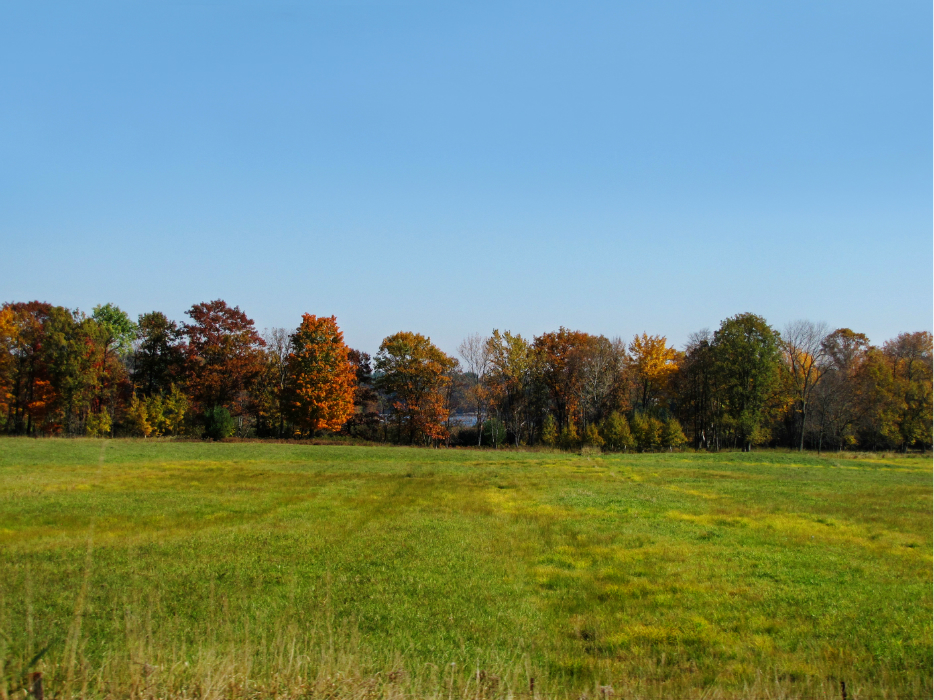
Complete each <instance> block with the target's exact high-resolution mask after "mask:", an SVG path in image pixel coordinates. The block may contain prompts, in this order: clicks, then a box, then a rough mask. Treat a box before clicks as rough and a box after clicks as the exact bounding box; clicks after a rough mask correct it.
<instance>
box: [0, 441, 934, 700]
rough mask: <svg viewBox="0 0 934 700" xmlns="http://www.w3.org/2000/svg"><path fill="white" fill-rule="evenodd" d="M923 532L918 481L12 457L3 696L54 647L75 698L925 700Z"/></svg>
mask: <svg viewBox="0 0 934 700" xmlns="http://www.w3.org/2000/svg"><path fill="white" fill-rule="evenodd" d="M931 512H932V464H931V459H930V458H929V457H926V458H922V457H898V458H888V459H886V458H881V457H875V458H873V457H868V458H864V459H853V458H844V457H842V456H837V455H826V456H824V457H820V458H818V457H816V456H813V455H798V454H788V453H770V452H761V453H756V452H753V453H750V454H740V453H731V454H716V455H715V454H678V453H675V454H659V455H605V456H595V457H584V456H578V455H570V454H562V453H538V452H510V451H498V452H495V451H474V450H427V449H408V448H394V447H386V448H378V447H330V446H311V445H301V444H295V445H291V444H260V443H240V444H208V443H203V444H202V443H188V442H158V441H142V440H140V441H133V440H113V441H100V440H67V441H66V440H28V439H0V629H2V636H0V659H2V660H3V669H2V673H3V676H4V677H5V681H4V682H5V684H6V686H7V687H8V688H9V689H11V690H12V689H13V688H14V687H15V686H16V685H17V683H19V682H20V679H21V677H22V673H23V669H24V668H25V666H26V665H27V664H28V661H29V659H30V658H32V657H33V656H34V655H35V654H36V653H38V652H39V651H40V650H41V649H43V648H45V647H46V646H48V647H49V649H48V651H47V652H46V654H45V656H44V657H43V658H42V659H41V660H40V661H39V662H38V667H40V668H42V669H43V670H44V671H45V674H46V682H47V684H48V685H49V687H51V688H53V691H54V692H57V694H59V695H62V696H64V695H69V694H75V695H82V696H104V695H107V694H110V695H111V696H120V695H139V696H144V695H146V694H147V693H149V694H153V693H157V694H161V695H173V694H174V695H178V696H199V697H225V696H235V695H244V696H247V695H250V694H251V693H253V694H270V693H276V694H279V695H284V696H289V695H291V696H299V695H322V694H325V695H327V694H330V695H331V696H337V695H340V694H342V693H344V694H348V695H356V696H360V697H363V696H364V695H369V696H380V695H384V696H392V695H394V694H395V695H397V696H401V695H409V696H415V695H424V696H431V695H434V696H441V695H444V696H449V695H454V694H458V695H460V696H464V697H467V696H469V697H474V696H479V695H485V696H494V695H509V694H513V695H520V694H530V693H531V694H533V695H540V694H544V695H546V696H568V697H574V698H578V697H579V696H580V695H581V693H585V694H586V693H591V694H593V695H595V696H599V695H600V694H601V693H602V694H603V695H604V696H607V695H608V693H609V691H608V690H607V689H606V688H605V687H604V689H603V690H602V691H601V690H600V687H601V686H612V687H613V689H614V690H613V692H614V693H615V695H616V696H623V697H643V696H644V697H674V696H679V697H691V696H697V697H701V696H706V697H750V696H785V697H839V693H840V685H839V684H840V681H841V680H842V681H844V682H845V683H846V684H847V688H848V693H849V696H850V697H858V698H863V697H929V696H930V694H931V688H932V684H931V664H932V643H931V637H932V625H931V615H932V596H931V590H932V588H931V586H932V576H931V566H932V515H931ZM452 664H453V665H452ZM478 672H480V673H478ZM530 678H535V679H536V685H535V686H534V688H533V689H532V690H531V691H530V689H529V679H530ZM312 679H313V680H314V682H313V683H312ZM322 683H325V685H326V686H327V687H325V686H322ZM327 684H330V685H327ZM342 684H343V685H342ZM322 688H324V690H322ZM328 688H330V690H328ZM361 689H362V690H361ZM325 691H326V692H325Z"/></svg>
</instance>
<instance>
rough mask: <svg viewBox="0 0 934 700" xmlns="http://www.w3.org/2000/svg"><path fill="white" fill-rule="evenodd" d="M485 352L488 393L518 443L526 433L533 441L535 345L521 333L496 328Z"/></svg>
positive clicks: (486, 390) (535, 372) (496, 410)
mask: <svg viewBox="0 0 934 700" xmlns="http://www.w3.org/2000/svg"><path fill="white" fill-rule="evenodd" d="M486 351H487V355H488V358H489V359H488V362H489V370H488V372H487V373H486V381H485V392H486V396H487V397H488V399H489V401H490V402H491V404H492V406H493V407H494V410H495V412H496V413H498V414H499V417H500V418H501V419H502V421H503V423H504V424H505V425H506V428H507V430H508V431H509V432H510V433H511V434H512V439H513V441H514V442H515V444H516V445H519V444H520V442H521V441H522V435H523V433H524V432H525V433H526V434H529V439H530V441H531V435H530V433H531V422H532V421H531V416H530V408H531V398H532V391H533V386H532V385H533V382H534V380H535V376H536V375H537V360H538V358H537V356H536V354H535V353H534V351H533V348H532V345H531V344H530V343H529V342H528V341H527V340H526V339H525V338H523V337H522V336H521V335H520V334H518V333H515V334H514V333H511V332H510V331H505V332H503V333H501V332H500V331H499V330H494V331H493V335H492V336H490V338H488V339H487V342H486Z"/></svg>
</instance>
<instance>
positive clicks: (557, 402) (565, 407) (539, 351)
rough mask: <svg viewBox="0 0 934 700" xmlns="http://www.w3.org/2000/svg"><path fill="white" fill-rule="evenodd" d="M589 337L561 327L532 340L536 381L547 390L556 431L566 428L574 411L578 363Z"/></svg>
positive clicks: (577, 392) (577, 389)
mask: <svg viewBox="0 0 934 700" xmlns="http://www.w3.org/2000/svg"><path fill="white" fill-rule="evenodd" d="M589 341H590V336H589V335H588V334H587V333H582V332H581V331H571V330H568V329H567V328H565V327H564V326H561V328H559V329H558V330H557V331H554V332H551V333H544V334H542V335H540V336H538V337H536V338H535V341H534V343H533V346H534V348H535V353H536V355H537V360H538V366H539V371H540V373H541V374H540V380H541V382H542V384H543V385H544V386H545V388H546V389H547V391H548V394H549V396H550V398H551V403H552V407H553V408H554V412H555V418H557V420H558V429H559V430H561V429H564V428H566V427H568V423H569V421H570V420H571V419H572V417H573V416H574V415H575V414H576V413H577V412H578V408H579V406H578V398H577V397H578V395H579V394H580V389H579V386H580V360H581V359H582V355H583V349H584V348H585V347H586V346H587V343H588V342H589Z"/></svg>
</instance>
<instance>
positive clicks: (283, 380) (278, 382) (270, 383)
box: [253, 328, 292, 438]
mask: <svg viewBox="0 0 934 700" xmlns="http://www.w3.org/2000/svg"><path fill="white" fill-rule="evenodd" d="M263 342H264V343H265V344H266V345H265V346H264V347H263V369H262V372H260V375H259V377H257V379H256V382H255V383H254V385H253V408H254V410H255V411H256V434H257V435H259V436H261V437H268V436H273V437H277V438H282V437H285V436H286V434H287V433H286V421H287V417H288V412H289V411H288V406H286V390H287V387H288V383H289V382H288V377H289V354H290V353H291V352H292V334H291V333H290V332H289V330H288V329H286V328H272V329H266V330H265V331H264V332H263Z"/></svg>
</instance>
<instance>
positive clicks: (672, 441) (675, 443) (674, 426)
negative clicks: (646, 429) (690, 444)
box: [661, 417, 687, 450]
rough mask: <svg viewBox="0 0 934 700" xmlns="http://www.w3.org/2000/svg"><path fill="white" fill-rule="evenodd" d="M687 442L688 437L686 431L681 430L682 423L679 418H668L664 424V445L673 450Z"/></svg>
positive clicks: (662, 440)
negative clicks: (685, 435)
mask: <svg viewBox="0 0 934 700" xmlns="http://www.w3.org/2000/svg"><path fill="white" fill-rule="evenodd" d="M686 442H687V438H686V437H684V431H682V430H681V423H679V422H678V419H677V418H673V417H672V418H669V419H668V420H666V421H665V424H664V425H663V426H662V434H661V444H662V447H667V448H668V449H669V450H672V449H674V448H677V447H681V446H682V445H683V444H684V443H686Z"/></svg>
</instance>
